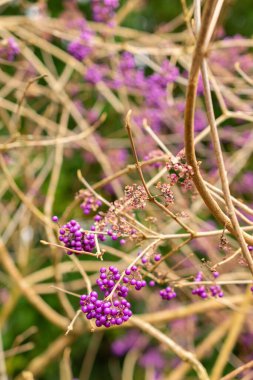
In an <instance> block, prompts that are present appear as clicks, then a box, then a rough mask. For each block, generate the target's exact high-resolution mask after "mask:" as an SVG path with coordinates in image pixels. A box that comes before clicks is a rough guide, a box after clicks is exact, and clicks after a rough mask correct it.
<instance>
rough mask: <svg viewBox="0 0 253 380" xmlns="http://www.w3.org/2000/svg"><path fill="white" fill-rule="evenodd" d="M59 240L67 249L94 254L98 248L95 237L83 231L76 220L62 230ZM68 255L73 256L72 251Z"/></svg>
mask: <svg viewBox="0 0 253 380" xmlns="http://www.w3.org/2000/svg"><path fill="white" fill-rule="evenodd" d="M59 240H60V241H61V242H62V243H63V244H64V245H65V247H66V248H71V249H73V250H75V251H86V252H92V251H93V249H94V248H95V246H96V243H95V235H94V234H93V233H85V232H84V231H82V229H81V226H80V224H79V223H78V222H77V221H76V220H74V219H72V220H71V221H70V222H68V223H66V224H64V225H63V226H62V227H61V228H60V230H59ZM67 253H68V255H71V254H72V252H71V251H67Z"/></svg>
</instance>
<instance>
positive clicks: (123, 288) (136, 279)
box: [96, 265, 146, 298]
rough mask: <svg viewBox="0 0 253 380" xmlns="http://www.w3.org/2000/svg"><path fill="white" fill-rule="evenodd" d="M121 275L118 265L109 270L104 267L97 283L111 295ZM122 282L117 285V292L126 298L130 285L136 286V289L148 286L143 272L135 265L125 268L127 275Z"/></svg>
mask: <svg viewBox="0 0 253 380" xmlns="http://www.w3.org/2000/svg"><path fill="white" fill-rule="evenodd" d="M120 277H121V275H120V272H119V270H118V269H117V268H116V267H114V266H110V267H109V270H107V269H106V268H104V267H103V268H101V269H100V277H99V278H98V279H97V281H96V283H97V285H98V286H99V288H100V290H101V291H102V292H103V293H104V295H105V296H106V297H107V296H109V295H110V293H111V291H112V290H113V288H114V286H115V285H116V282H117V281H118V280H119V279H120ZM122 282H123V284H119V285H118V286H117V289H116V294H117V295H118V296H119V297H124V298H126V297H127V296H128V291H129V287H130V286H134V287H135V289H136V290H141V289H142V288H143V287H144V286H146V281H144V280H142V277H141V274H140V273H139V271H138V268H137V267H136V266H135V265H133V266H132V267H131V268H128V269H126V270H125V275H124V277H123V279H122Z"/></svg>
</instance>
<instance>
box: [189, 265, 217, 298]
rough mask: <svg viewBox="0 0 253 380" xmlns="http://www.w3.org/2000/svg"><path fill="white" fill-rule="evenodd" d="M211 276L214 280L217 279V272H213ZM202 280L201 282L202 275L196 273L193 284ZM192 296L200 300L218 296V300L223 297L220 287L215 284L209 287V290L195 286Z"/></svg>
mask: <svg viewBox="0 0 253 380" xmlns="http://www.w3.org/2000/svg"><path fill="white" fill-rule="evenodd" d="M212 274H213V277H214V279H216V278H218V277H219V272H216V271H215V272H213V273H212ZM202 280H203V273H202V272H198V273H197V276H196V277H195V282H201V281H202ZM192 294H193V295H197V296H199V297H200V298H202V299H206V298H208V295H210V296H211V297H217V296H218V297H220V298H221V297H223V296H224V293H223V291H222V289H221V287H220V285H217V284H214V285H211V286H210V287H209V288H208V287H206V286H203V285H197V287H196V288H194V289H193V290H192Z"/></svg>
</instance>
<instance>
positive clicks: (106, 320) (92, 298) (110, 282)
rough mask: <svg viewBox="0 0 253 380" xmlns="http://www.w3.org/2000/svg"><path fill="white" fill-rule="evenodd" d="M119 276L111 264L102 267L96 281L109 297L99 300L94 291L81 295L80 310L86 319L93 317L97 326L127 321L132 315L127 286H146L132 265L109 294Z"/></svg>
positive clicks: (138, 287) (105, 295)
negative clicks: (120, 282)
mask: <svg viewBox="0 0 253 380" xmlns="http://www.w3.org/2000/svg"><path fill="white" fill-rule="evenodd" d="M120 278H121V275H120V272H119V270H118V269H117V268H116V267H114V266H113V265H111V266H110V267H109V268H108V269H106V268H104V267H102V268H101V269H100V276H99V278H98V279H97V280H96V283H97V285H98V286H99V289H100V290H101V292H102V293H103V295H104V297H108V296H110V295H111V296H112V297H111V299H110V300H109V299H106V298H104V299H103V300H99V299H98V293H97V292H95V291H93V292H91V293H90V294H89V295H82V296H81V300H80V305H81V310H82V312H83V313H84V314H86V318H87V319H95V320H96V321H95V323H96V326H97V327H101V326H105V327H110V326H113V325H121V324H122V323H124V322H127V321H128V319H129V318H130V317H131V315H132V311H131V304H130V303H129V302H128V300H127V299H126V297H127V296H128V292H129V287H130V286H134V287H135V289H136V290H140V289H142V288H143V287H144V286H146V281H144V280H142V278H141V275H140V273H139V272H138V268H137V267H136V266H135V265H133V266H132V267H131V268H127V269H126V270H125V273H124V277H123V279H122V282H123V284H118V286H117V287H116V289H115V292H114V293H113V294H111V293H112V291H113V289H114V287H115V286H116V284H117V282H118V281H119V280H120Z"/></svg>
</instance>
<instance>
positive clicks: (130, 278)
mask: <svg viewBox="0 0 253 380" xmlns="http://www.w3.org/2000/svg"><path fill="white" fill-rule="evenodd" d="M123 282H124V284H126V285H128V286H134V288H135V290H141V289H142V288H144V287H145V286H146V285H147V283H146V281H145V280H142V276H141V274H140V272H139V271H138V268H137V266H136V265H133V266H132V267H131V268H127V269H126V270H125V276H124V277H123Z"/></svg>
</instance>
